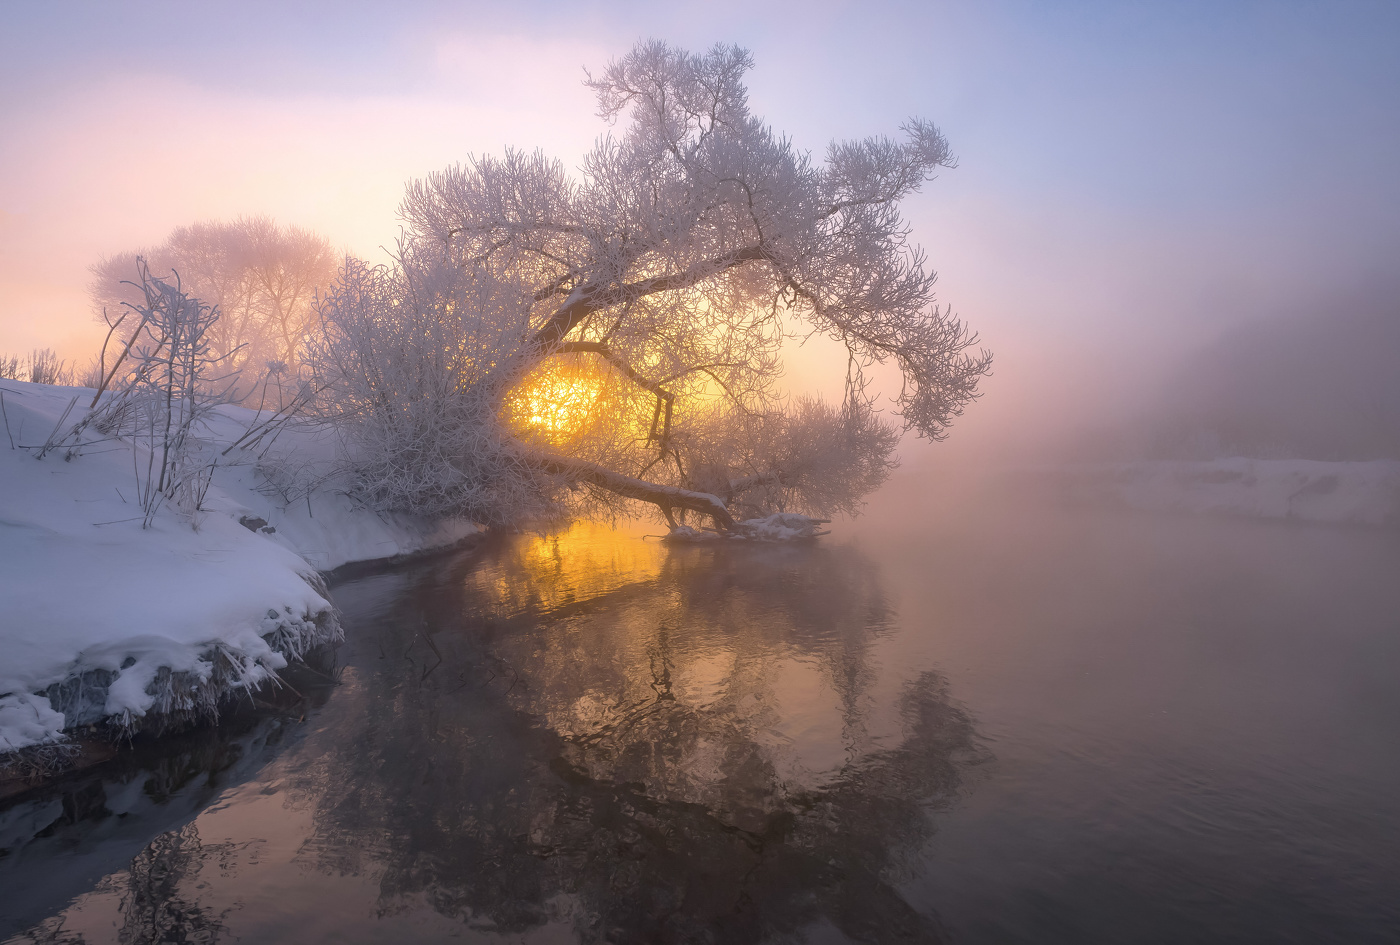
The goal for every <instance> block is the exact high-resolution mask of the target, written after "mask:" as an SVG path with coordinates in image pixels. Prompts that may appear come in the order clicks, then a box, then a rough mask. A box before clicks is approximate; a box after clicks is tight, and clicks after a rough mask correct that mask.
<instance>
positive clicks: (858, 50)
mask: <svg viewBox="0 0 1400 945" xmlns="http://www.w3.org/2000/svg"><path fill="white" fill-rule="evenodd" d="M63 9H65V10H69V11H70V15H68V16H66V17H65V16H63V15H60V14H59V13H55V12H53V11H48V12H45V11H42V10H40V11H31V10H24V11H21V10H19V9H18V8H8V9H7V12H4V13H0V36H4V37H7V38H5V39H0V53H3V54H6V55H5V57H4V58H5V61H6V62H7V63H8V65H0V87H8V88H9V89H10V91H9V92H8V93H6V94H5V95H3V96H0V122H2V124H0V127H3V128H4V136H3V138H0V353H5V352H15V353H22V352H27V351H28V350H30V349H32V348H35V347H43V346H51V347H54V348H56V349H58V350H59V352H60V353H61V354H62V355H64V356H66V357H68V358H72V359H79V360H85V359H86V358H88V357H90V356H91V354H92V353H93V352H94V351H95V348H96V346H97V344H98V343H99V342H100V333H99V331H98V328H97V325H96V323H95V322H94V321H93V318H92V315H91V312H90V309H89V305H88V302H87V297H86V281H87V267H88V266H89V265H91V264H92V263H94V262H96V261H97V260H98V259H100V258H101V257H102V256H104V255H106V254H109V253H115V252H119V251H123V250H130V249H136V248H140V247H143V246H147V245H151V244H154V243H158V242H160V241H161V240H163V239H164V238H165V236H166V235H167V234H168V233H169V231H170V230H171V229H172V228H173V227H175V226H178V225H181V224H187V223H191V222H195V221H200V220H216V219H229V218H233V217H236V216H239V215H242V214H259V213H266V214H269V215H271V216H273V217H275V218H276V219H277V220H278V221H280V222H283V223H288V224H297V225H300V226H304V227H308V228H310V229H313V230H316V231H319V232H321V233H323V234H325V235H326V236H327V237H329V238H330V239H331V240H332V241H333V242H334V243H335V244H337V245H339V246H341V247H343V248H344V249H345V250H347V251H349V252H351V253H354V254H356V255H359V256H362V257H367V258H370V259H372V260H382V259H384V258H385V257H384V255H383V253H382V251H381V249H380V247H382V246H385V245H391V244H392V242H393V240H394V238H395V235H396V232H397V222H396V207H397V205H398V202H399V198H400V195H401V193H402V189H403V185H404V183H405V182H406V181H407V180H409V179H410V178H412V177H415V176H421V175H423V174H425V173H427V172H429V171H432V170H435V169H438V168H441V167H443V166H445V165H447V164H450V163H452V162H454V161H457V160H460V159H462V158H464V157H465V156H466V155H468V154H470V153H472V152H482V151H486V152H499V151H500V150H501V149H502V148H503V147H505V146H507V145H514V146H517V147H522V148H535V147H540V148H543V149H544V150H545V151H547V152H549V153H551V154H553V155H557V156H559V157H561V158H563V159H564V160H565V162H566V163H570V164H574V163H577V160H578V158H579V157H580V156H581V155H582V154H583V153H584V151H585V150H586V149H587V148H588V147H589V146H590V145H591V144H592V142H593V140H594V139H595V137H596V136H597V135H599V134H601V133H603V132H604V131H605V130H606V128H605V126H604V125H603V124H602V123H601V122H599V121H598V120H597V119H596V118H595V117H594V115H593V105H592V101H591V98H590V96H589V94H588V92H587V90H586V89H585V88H583V86H582V84H581V79H582V77H583V69H584V67H585V66H588V67H592V68H598V67H601V66H602V65H603V64H605V63H606V61H607V60H608V58H609V57H610V56H614V55H617V54H619V53H621V52H623V51H625V49H626V48H628V47H629V46H630V45H631V43H632V42H633V41H635V39H636V38H638V36H644V35H655V36H660V37H662V38H666V39H668V40H670V41H673V42H677V43H680V44H683V45H690V46H692V47H701V46H707V45H709V44H710V43H711V42H714V41H716V40H724V41H737V42H739V43H741V44H744V45H747V46H749V47H750V48H751V49H752V50H753V51H754V54H755V58H756V60H757V67H756V69H755V71H754V72H753V73H752V74H751V77H750V87H751V91H752V101H753V104H754V106H755V109H756V111H757V112H758V113H759V114H761V115H763V116H764V117H765V118H766V119H767V120H768V121H769V122H770V123H772V124H773V126H774V127H775V128H776V129H777V130H779V131H781V132H785V133H788V134H790V135H791V136H792V137H793V138H794V140H795V141H796V142H797V143H798V144H799V145H800V146H802V147H806V148H809V149H811V150H812V151H813V152H814V153H816V154H820V152H821V150H822V148H823V147H824V146H825V145H826V143H827V142H828V141H830V140H832V139H833V138H840V137H855V136H863V135H867V134H873V133H882V132H884V133H894V132H895V131H896V129H897V126H898V124H899V122H900V121H901V120H902V119H903V118H904V117H905V116H908V115H911V114H917V115H922V116H924V117H927V118H930V119H932V120H933V121H935V122H936V123H939V124H940V125H941V126H942V127H943V129H944V131H945V133H947V135H948V136H949V138H950V139H951V141H952V144H953V148H954V151H955V153H957V154H958V155H959V157H960V159H961V166H960V167H959V168H957V169H955V170H952V171H948V172H946V173H945V174H943V175H942V176H941V178H940V179H939V180H937V181H934V182H933V183H932V184H930V185H929V187H928V188H927V189H926V191H925V193H924V194H921V195H920V196H918V197H917V198H915V199H914V200H913V201H911V202H910V204H909V206H908V207H907V211H908V215H909V217H910V219H911V222H912V223H913V225H914V236H915V239H916V240H917V241H918V242H920V243H922V244H923V245H924V246H925V248H926V249H927V250H928V251H929V256H930V259H931V262H932V264H933V265H934V266H935V268H937V269H938V270H939V272H940V275H941V285H942V286H943V292H944V297H945V299H946V300H947V301H948V302H949V303H950V304H951V305H952V306H953V308H954V309H955V310H956V311H957V312H959V313H960V314H961V315H963V316H964V317H965V318H966V319H967V320H968V321H969V322H970V323H971V324H972V325H973V326H974V327H975V328H977V329H978V330H979V331H981V333H982V335H983V337H984V339H985V340H986V342H987V343H988V345H989V346H990V347H992V348H993V349H994V350H995V352H996V353H997V358H998V359H997V364H996V368H995V371H996V374H995V376H994V377H993V378H992V379H991V380H990V381H989V382H988V383H987V385H986V390H987V395H986V399H985V401H984V402H983V403H980V404H977V405H975V406H974V407H973V408H972V411H973V412H972V413H970V415H969V418H972V417H974V416H975V417H977V418H978V420H977V423H978V424H979V425H980V426H981V427H983V428H984V429H986V430H993V429H996V428H997V427H998V424H999V423H1000V425H1001V427H1002V428H1005V429H1009V426H1008V425H1009V424H1011V423H1012V422H1013V419H1014V421H1015V422H1016V423H1021V422H1022V421H1023V420H1024V419H1025V416H1026V411H1028V410H1029V411H1031V412H1032V413H1034V412H1035V411H1040V413H1041V414H1042V415H1043V419H1044V423H1042V424H1041V426H1042V427H1044V426H1045V425H1046V424H1048V423H1049V422H1050V421H1051V418H1053V417H1054V416H1056V415H1060V414H1063V413H1064V412H1066V411H1073V410H1081V409H1083V408H1085V407H1087V406H1091V405H1092V406H1093V407H1095V408H1102V407H1105V406H1110V407H1111V405H1112V404H1113V403H1114V402H1116V401H1118V400H1121V399H1125V398H1129V397H1130V396H1131V393H1130V392H1131V390H1132V389H1133V387H1134V384H1139V385H1140V384H1141V382H1142V380H1143V378H1144V377H1146V376H1148V375H1150V374H1151V373H1152V372H1153V371H1154V370H1155V369H1156V368H1157V367H1159V366H1160V365H1162V364H1165V363H1166V362H1167V360H1168V359H1169V358H1170V357H1172V356H1177V355H1179V354H1181V353H1182V352H1185V351H1188V350H1189V349H1190V348H1191V346H1192V345H1193V344H1196V343H1198V342H1199V341H1201V340H1202V339H1206V338H1208V337H1210V336H1211V335H1212V334H1213V333H1214V332H1217V331H1218V330H1219V329H1220V327H1221V326H1224V325H1227V324H1231V323H1233V322H1236V321H1238V320H1240V319H1242V318H1249V317H1258V316H1267V315H1271V314H1279V313H1283V314H1287V313H1290V312H1295V311H1299V310H1303V309H1306V308H1307V307H1308V306H1311V305H1317V304H1325V303H1327V302H1328V300H1331V301H1333V302H1335V300H1337V299H1340V298H1344V297H1345V296H1346V295H1347V294H1348V293H1353V292H1355V291H1358V287H1364V285H1366V284H1367V283H1368V280H1370V281H1376V280H1377V279H1381V280H1382V281H1384V279H1383V277H1384V275H1385V273H1386V271H1387V269H1388V267H1389V265H1390V263H1389V262H1388V261H1389V260H1391V259H1393V250H1394V248H1395V247H1396V246H1397V244H1400V239H1397V234H1400V225H1397V222H1396V221H1397V219H1400V214H1397V213H1396V212H1395V211H1396V209H1397V204H1398V203H1400V200H1397V197H1398V196H1400V187H1397V185H1396V183H1395V177H1396V175H1394V173H1393V167H1394V166H1395V160H1396V158H1400V147H1397V141H1400V123H1398V122H1397V119H1396V117H1395V114H1394V109H1393V100H1391V99H1390V98H1389V95H1390V93H1391V92H1392V91H1393V90H1394V89H1395V88H1396V87H1397V81H1396V79H1397V74H1400V69H1397V68H1396V66H1395V65H1394V63H1393V62H1392V61H1391V60H1392V59H1393V58H1394V57H1393V56H1389V54H1388V53H1387V52H1386V49H1388V48H1389V47H1388V46H1387V44H1386V43H1385V36H1386V35H1387V34H1386V30H1389V31H1390V35H1392V36H1393V35H1395V33H1396V31H1395V22H1394V21H1395V19H1396V18H1395V17H1394V16H1389V17H1387V16H1379V15H1378V16H1376V17H1372V18H1371V19H1368V14H1367V12H1366V11H1367V10H1370V9H1372V8H1369V7H1368V8H1363V7H1359V6H1358V7H1355V8H1351V7H1346V8H1345V9H1346V10H1350V11H1351V12H1350V13H1347V14H1346V15H1335V16H1334V15H1331V14H1328V13H1326V12H1319V9H1318V8H1316V7H1314V6H1309V5H1305V4H1301V3H1300V4H1282V3H1279V4H1261V5H1258V6H1242V7H1240V8H1239V9H1237V10H1233V11H1228V12H1221V11H1220V10H1219V9H1218V8H1215V7H1213V6H1211V5H1204V4H1203V5H1200V6H1192V5H1172V9H1171V11H1169V12H1168V11H1164V12H1160V13H1154V14H1148V13H1144V12H1141V11H1142V10H1144V9H1146V8H1144V7H1142V6H1141V5H1129V4H1122V5H1114V4H1106V5H1104V6H1102V7H1098V8H1084V9H1077V10H1074V11H1059V12H1050V11H1047V10H1046V9H1045V8H1044V7H1039V6H1035V5H1031V4H1021V3H1002V4H993V5H987V6H979V9H978V10H977V12H970V11H969V9H968V8H967V7H965V6H962V5H956V4H946V5H944V4H920V5H908V6H906V5H900V4H888V5H884V6H877V7H873V8H867V7H861V8H860V9H859V10H857V8H856V7H853V6H849V5H846V4H841V3H828V4H817V5H804V6H802V7H800V8H798V7H784V6H782V5H775V6H772V7H764V8H762V9H758V8H752V6H751V5H748V4H739V3H735V4H729V5H728V6H725V7H724V8H723V9H720V8H715V9H717V10H719V12H718V13H717V14H716V15H714V16H712V17H710V18H708V19H707V18H697V17H691V16H688V15H685V14H684V13H683V11H681V9H680V8H675V9H671V8H668V9H666V10H657V9H654V8H652V7H650V6H647V7H642V6H636V7H632V8H630V9H623V8H614V7H603V6H598V7H584V6H576V5H575V6H566V7H559V6H555V5H551V4H540V5H537V6H534V7H529V6H525V7H511V8H509V10H510V12H506V8H481V9H484V10H488V12H486V13H481V12H480V11H479V10H477V8H472V7H467V8H462V9H461V10H458V9H456V8H452V7H444V6H440V5H434V4H431V3H429V4H423V5H422V6H421V8H419V7H413V8H406V9H411V10H412V11H414V12H410V13H404V14H396V15H395V17H393V18H388V17H376V16H374V15H372V13H371V11H367V10H361V9H359V8H353V9H347V10H343V11H342V10H341V9H340V8H339V7H335V6H330V7H318V6H317V5H315V4H311V5H308V7H307V8H306V10H301V8H298V10H301V19H299V20H297V21H296V22H291V23H282V22H281V21H280V20H279V19H278V13H277V10H278V9H279V8H276V7H273V6H268V7H266V8H264V7H261V6H258V5H256V4H254V5H251V6H250V5H240V6H238V7H234V6H232V5H210V6H208V7H200V8H198V9H192V8H187V7H183V6H178V5H171V4H161V3H153V4H131V5H127V7H126V8H125V9H124V10H123V11H122V15H121V16H117V15H115V14H111V13H110V11H109V8H106V7H103V6H101V5H92V6H89V7H82V6H81V5H78V6H75V7H64V8H63ZM75 9H77V10H81V9H86V10H88V12H89V13H90V14H91V15H90V16H87V17H82V16H75V15H71V11H72V10H75ZM707 9H709V8H707ZM1334 9H1335V10H1343V9H1344V8H1343V7H1340V6H1339V7H1337V8H1334ZM1375 9H1377V10H1379V8H1375ZM307 11H312V12H307ZM474 11H476V12H474ZM798 13H800V14H801V15H798ZM104 17H105V19H104ZM1348 17H1349V18H1348ZM259 18H262V20H267V21H268V22H269V23H272V22H277V24H278V25H279V26H280V27H283V28H285V30H286V33H285V34H284V35H280V36H279V35H276V34H274V33H272V32H270V30H271V29H272V27H271V26H269V27H268V30H269V32H267V33H264V32H262V31H260V25H261V22H262V20H260V19H259ZM5 20H9V22H3V21H5ZM162 25H168V27H169V33H170V35H172V36H174V37H176V38H177V39H178V42H179V46H178V49H176V50H175V52H176V53H178V54H172V55H170V56H168V57H162V56H160V55H136V54H133V51H132V50H131V49H130V47H131V46H133V44H135V45H138V46H139V44H140V43H141V42H142V39H141V37H142V36H143V34H142V32H141V31H142V30H143V29H150V30H159V29H160V28H161V27H162ZM109 46H115V47H116V48H115V49H110V48H109ZM1387 101H1389V102H1390V105H1391V106H1392V107H1387V106H1386V102H1387ZM823 363H824V360H823V356H822V355H821V354H820V352H815V353H814V352H803V353H801V354H798V355H795V356H794V358H793V374H794V383H795V384H796V385H797V386H808V387H811V386H816V387H821V386H825V384H824V382H823V380H822V377H821V375H822V368H821V365H822V364H823ZM1110 391H1113V392H1116V393H1113V394H1111V395H1110V394H1108V393H1107V392H1110ZM999 417H1000V418H1001V419H1000V420H998V418H999ZM967 425H972V424H971V419H969V421H968V422H967Z"/></svg>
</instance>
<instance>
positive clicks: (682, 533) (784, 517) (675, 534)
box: [666, 512, 830, 542]
mask: <svg viewBox="0 0 1400 945" xmlns="http://www.w3.org/2000/svg"><path fill="white" fill-rule="evenodd" d="M829 522H830V519H825V518H811V517H810V516H807V515H798V514H797V513H796V512H775V513H773V514H772V515H770V516H768V517H767V518H749V519H745V520H744V521H742V522H735V523H734V531H733V532H730V533H728V534H725V535H721V534H720V533H719V532H716V531H711V530H707V529H699V528H692V527H690V526H689V525H678V526H677V527H675V528H673V529H671V531H670V532H668V533H667V534H666V541H675V542H695V541H718V540H721V539H724V540H729V541H799V540H801V539H806V538H817V537H819V536H821V535H825V534H827V532H825V531H823V530H822V529H821V526H823V525H826V524H828V523H829Z"/></svg>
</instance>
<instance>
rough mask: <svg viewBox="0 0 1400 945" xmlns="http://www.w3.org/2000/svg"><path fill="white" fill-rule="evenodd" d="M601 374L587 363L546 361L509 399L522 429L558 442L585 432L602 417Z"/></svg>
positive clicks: (512, 419) (508, 408)
mask: <svg viewBox="0 0 1400 945" xmlns="http://www.w3.org/2000/svg"><path fill="white" fill-rule="evenodd" d="M602 394H603V381H602V378H601V377H600V376H599V375H598V374H597V373H596V372H595V371H593V370H590V369H589V368H588V367H587V366H585V365H560V364H558V363H547V364H544V365H541V366H540V367H538V368H536V369H535V370H534V371H532V372H530V374H529V375H527V376H526V378H525V381H524V383H522V384H521V385H520V386H519V387H518V388H516V390H515V391H514V392H513V393H512V394H511V396H510V398H509V400H507V402H506V407H505V409H506V413H507V415H508V418H509V420H510V423H511V425H512V426H514V427H515V428H516V429H517V430H518V431H520V433H522V434H524V435H527V436H530V435H533V436H535V437H542V438H544V439H547V440H550V441H551V442H557V441H559V440H570V439H575V438H577V437H579V436H582V435H583V434H584V433H585V432H587V430H588V429H589V428H590V427H591V426H593V425H594V424H595V423H596V422H597V421H598V419H599V416H598V415H599V413H600V410H599V406H600V404H599V401H600V400H601V398H602Z"/></svg>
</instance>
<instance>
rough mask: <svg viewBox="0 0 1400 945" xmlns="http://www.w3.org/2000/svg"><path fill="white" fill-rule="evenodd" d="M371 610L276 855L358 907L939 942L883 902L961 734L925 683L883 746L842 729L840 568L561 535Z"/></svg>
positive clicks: (850, 710) (746, 936) (854, 563)
mask: <svg viewBox="0 0 1400 945" xmlns="http://www.w3.org/2000/svg"><path fill="white" fill-rule="evenodd" d="M345 592H346V595H347V596H348V597H350V598H353V597H354V593H355V592H354V588H353V587H351V588H346V589H345ZM378 606H379V610H380V611H381V615H380V616H379V617H377V618H376V619H375V620H374V621H373V622H372V623H371V624H369V625H361V626H359V627H354V626H352V628H351V630H350V633H351V637H352V639H353V640H356V641H357V642H356V643H355V644H354V647H353V649H354V650H355V651H357V652H358V654H359V656H356V655H355V653H354V652H352V653H350V654H347V655H348V656H349V658H350V662H351V670H352V671H353V670H355V669H356V667H355V663H356V662H357V661H358V662H360V663H361V664H363V665H362V667H361V668H362V670H363V672H362V674H361V679H362V685H361V686H360V687H359V689H358V692H357V695H356V698H355V703H356V706H357V708H355V709H353V710H350V711H352V712H354V713H355V718H356V720H355V722H354V723H353V729H352V731H353V737H351V738H348V739H347V738H342V739H340V740H339V742H338V745H337V747H336V748H334V749H333V750H331V751H329V752H327V753H326V754H325V755H324V756H322V757H321V758H320V759H319V760H318V761H317V763H316V764H315V765H314V766H311V767H309V768H304V769H303V772H302V774H303V776H302V777H301V778H300V779H298V783H297V784H296V786H295V787H294V788H293V791H294V793H295V794H296V795H298V797H299V803H301V804H304V805H309V806H311V807H312V808H314V815H313V825H314V826H313V828H312V836H311V838H309V839H308V841H307V842H306V843H305V844H304V845H303V847H302V849H301V854H300V857H301V859H302V860H303V862H305V863H308V864H312V865H314V866H315V867H316V868H318V869H321V870H325V871H331V872H349V873H360V872H370V873H375V874H378V875H379V876H380V883H379V894H380V898H379V909H380V913H381V914H392V913H396V912H399V911H402V910H404V909H407V908H412V907H414V906H415V905H416V904H418V903H422V902H426V903H428V904H429V905H431V907H432V908H433V909H434V910H436V911H438V912H440V913H442V914H444V915H447V916H451V917H455V918H460V919H462V920H464V921H466V922H468V923H469V924H470V925H472V926H475V927H477V928H483V929H494V930H496V931H500V932H519V931H524V930H527V929H531V928H534V927H536V926H539V925H541V924H543V923H546V922H554V923H566V924H567V925H569V926H572V928H573V930H574V932H575V933H576V934H577V935H578V937H580V938H581V939H582V940H584V941H606V942H616V943H621V942H668V941H674V942H690V941H717V942H757V941H761V940H766V939H770V938H773V937H785V936H787V935H789V934H800V933H801V932H802V931H803V930H804V929H809V928H812V927H814V926H818V925H823V924H829V925H831V926H835V927H836V928H837V929H839V930H840V931H841V932H842V933H844V934H845V935H846V936H847V937H849V938H852V939H855V940H859V941H898V940H917V941H932V940H937V939H938V938H939V937H940V936H939V931H938V928H937V924H936V921H935V920H934V919H933V918H931V917H929V916H926V915H921V914H919V913H917V912H915V911H914V910H913V909H911V908H910V907H909V906H908V905H907V904H906V903H905V902H904V900H903V899H902V898H901V897H900V895H899V893H898V889H897V886H898V883H899V880H900V879H901V877H903V876H905V875H906V871H907V867H908V861H909V859H910V858H911V856H912V855H914V854H916V853H917V852H918V851H919V850H920V849H921V847H922V846H923V844H924V842H925V841H926V840H927V838H928V835H929V833H930V831H931V829H932V828H931V821H930V816H929V813H930V808H932V807H936V806H937V805H939V804H943V803H945V802H947V801H948V800H950V799H951V798H953V797H954V795H955V793H956V791H957V788H958V785H959V780H960V771H961V770H962V768H963V766H964V765H966V764H968V763H970V762H972V761H975V760H976V757H977V748H976V739H975V735H974V731H973V727H972V724H971V722H970V720H969V718H968V717H967V715H966V714H965V713H964V712H963V711H962V710H961V709H960V708H958V707H957V706H956V705H954V704H953V703H952V702H951V701H950V700H949V698H948V694H947V690H946V686H945V684H944V681H943V680H942V678H941V677H939V676H938V675H937V674H935V673H932V672H926V673H923V674H922V675H919V676H918V677H916V678H915V679H913V680H912V681H911V682H907V683H905V684H903V686H902V690H901V691H900V692H898V693H897V694H896V695H895V698H894V701H895V703H896V707H897V710H898V725H897V726H895V727H894V729H895V730H894V732H893V733H892V737H889V738H884V739H882V738H879V737H876V736H875V735H872V734H871V732H870V731H869V726H870V715H871V709H872V708H873V707H874V702H875V700H874V694H873V693H872V691H871V690H872V685H873V682H874V679H875V668H874V667H873V666H872V665H871V658H870V651H871V647H872V644H873V642H874V641H875V639H876V637H878V635H879V634H880V633H881V632H882V631H883V630H885V629H886V628H887V627H888V625H889V621H890V616H891V613H890V608H889V606H888V604H887V603H886V601H885V600H884V598H883V596H882V594H881V591H880V588H879V585H878V581H877V580H876V575H875V574H874V573H873V569H872V566H871V565H870V564H869V562H868V561H866V560H865V559H864V558H863V557H861V556H860V555H859V554H858V553H857V552H854V551H851V550H848V549H840V548H824V547H815V546H804V547H781V548H774V547H759V548H752V547H742V546H736V545H729V544H725V545H722V546H720V545H716V546H702V547H686V548H663V547H659V546H656V545H652V544H644V543H642V542H639V541H637V540H636V539H630V538H620V537H615V536H612V535H610V534H607V533H603V532H599V531H596V530H589V529H578V530H575V531H574V532H571V533H569V534H567V535H565V536H560V537H555V538H548V539H539V538H528V537H521V538H517V539H513V540H511V541H509V542H506V543H504V544H501V545H498V546H496V547H493V548H490V549H488V550H486V551H484V552H482V553H481V554H479V555H478V556H477V557H476V558H475V559H473V560H470V561H468V562H460V561H459V562H457V563H454V564H451V565H442V566H438V567H436V568H429V569H425V570H423V571H421V572H419V574H418V580H417V582H416V584H415V585H414V586H412V587H410V588H407V589H405V590H404V591H402V592H400V593H398V594H396V595H394V598H393V601H392V602H391V603H386V602H385V601H380V602H379V605H378ZM347 609H348V611H349V612H350V614H351V615H353V613H354V611H355V610H356V609H357V608H355V607H348V608H347ZM363 609H373V608H369V607H365V608H363ZM371 664H377V665H371ZM371 670H377V671H373V672H371ZM824 712H825V713H827V714H826V715H823V713H824ZM823 719H829V721H830V723H831V724H829V725H828V726H827V727H828V728H829V729H830V730H829V731H825V732H821V733H819V735H818V736H815V737H814V736H813V735H812V733H811V731H810V729H811V728H812V726H813V725H814V724H816V725H818V726H819V724H820V722H821V721H822V720H823ZM813 746H815V748H814V747H813ZM828 762H829V763H828Z"/></svg>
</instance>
